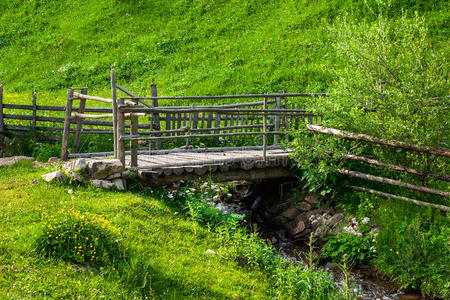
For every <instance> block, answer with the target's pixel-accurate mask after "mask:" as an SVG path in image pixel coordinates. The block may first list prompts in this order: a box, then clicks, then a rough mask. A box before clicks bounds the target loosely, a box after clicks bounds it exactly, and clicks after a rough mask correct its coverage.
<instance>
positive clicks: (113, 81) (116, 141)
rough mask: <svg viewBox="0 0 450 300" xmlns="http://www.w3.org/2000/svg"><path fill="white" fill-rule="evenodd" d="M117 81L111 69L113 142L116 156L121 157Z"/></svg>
mask: <svg viewBox="0 0 450 300" xmlns="http://www.w3.org/2000/svg"><path fill="white" fill-rule="evenodd" d="M116 88H117V83H116V72H115V70H114V69H111V96H112V99H111V100H112V114H113V122H112V123H113V124H112V125H113V142H114V158H116V159H117V158H118V157H119V152H118V145H119V135H118V130H117V122H118V118H117V115H118V113H119V112H118V109H117V90H116Z"/></svg>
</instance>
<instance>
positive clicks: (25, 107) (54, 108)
mask: <svg viewBox="0 0 450 300" xmlns="http://www.w3.org/2000/svg"><path fill="white" fill-rule="evenodd" d="M3 108H8V109H17V110H33V105H22V104H3ZM36 110H37V111H65V110H66V108H65V106H48V105H36ZM78 110H79V108H78V107H76V106H75V107H72V111H78ZM84 111H85V112H96V113H111V112H112V110H111V108H108V107H86V108H85V109H84Z"/></svg>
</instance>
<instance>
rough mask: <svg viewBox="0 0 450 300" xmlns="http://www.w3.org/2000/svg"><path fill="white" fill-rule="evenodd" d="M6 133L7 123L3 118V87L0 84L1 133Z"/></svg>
mask: <svg viewBox="0 0 450 300" xmlns="http://www.w3.org/2000/svg"><path fill="white" fill-rule="evenodd" d="M2 131H5V121H4V118H3V85H1V84H0V132H2Z"/></svg>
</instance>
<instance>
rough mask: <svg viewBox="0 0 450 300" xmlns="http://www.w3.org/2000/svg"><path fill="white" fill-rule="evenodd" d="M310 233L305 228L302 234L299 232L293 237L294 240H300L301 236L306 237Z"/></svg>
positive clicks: (309, 230)
mask: <svg viewBox="0 0 450 300" xmlns="http://www.w3.org/2000/svg"><path fill="white" fill-rule="evenodd" d="M310 233H311V229H309V228H306V229H305V230H303V231H302V232H300V233H299V234H297V235H295V236H293V238H294V239H298V238H301V237H302V236H305V235H308V234H310Z"/></svg>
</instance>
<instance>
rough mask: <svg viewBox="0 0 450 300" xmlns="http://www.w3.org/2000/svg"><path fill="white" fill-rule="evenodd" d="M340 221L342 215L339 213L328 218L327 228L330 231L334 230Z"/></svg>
mask: <svg viewBox="0 0 450 300" xmlns="http://www.w3.org/2000/svg"><path fill="white" fill-rule="evenodd" d="M341 220H342V214H341V213H338V214H335V215H334V216H332V217H331V218H329V219H328V220H327V226H328V227H329V228H330V229H332V230H334V229H336V227H337V225H338V224H339V222H340V221H341Z"/></svg>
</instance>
